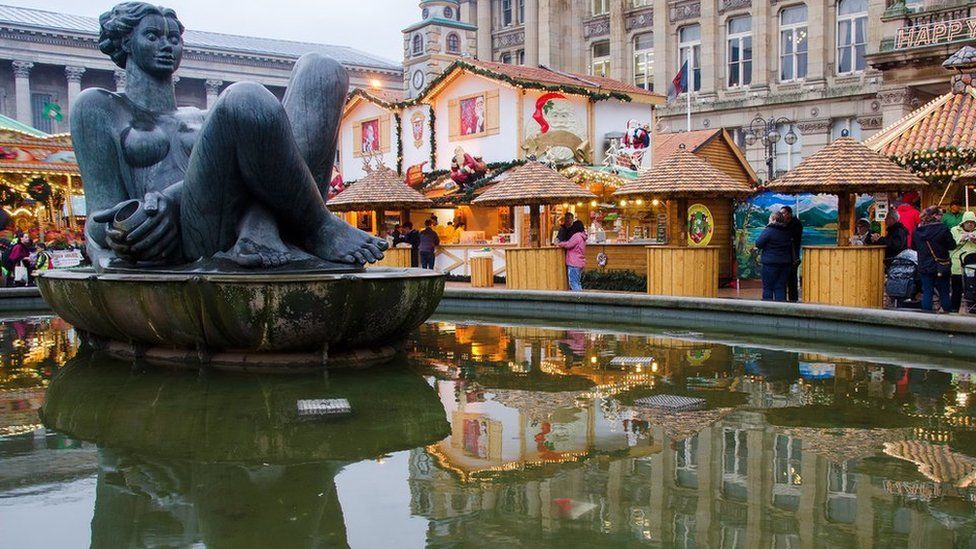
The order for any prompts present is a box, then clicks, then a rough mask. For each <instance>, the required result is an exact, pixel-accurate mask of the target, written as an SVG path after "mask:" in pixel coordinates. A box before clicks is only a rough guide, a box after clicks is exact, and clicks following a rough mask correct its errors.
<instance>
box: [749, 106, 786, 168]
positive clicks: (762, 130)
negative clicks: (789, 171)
mask: <svg viewBox="0 0 976 549" xmlns="http://www.w3.org/2000/svg"><path fill="white" fill-rule="evenodd" d="M786 125H789V127H790V129H789V131H787V132H786V135H781V134H780V132H779V127H780V126H786ZM780 139H782V140H783V141H784V142H785V143H786V144H787V145H790V146H793V144H794V143H796V140H797V139H798V137H797V135H796V132H794V131H793V121H792V120H790V119H789V118H786V117H785V116H781V117H779V118H769V119H768V120H767V119H765V118H763V117H762V116H759V115H756V117H755V118H753V119H752V122H750V123H749V127H748V128H747V129H746V145H749V146H752V145H754V144H755V143H756V141H760V142H762V144H763V154H764V155H765V160H766V169H767V171H768V180H767V183H768V182H769V181H772V180H773V179H775V172H774V170H773V161H774V159H775V158H776V143H778V142H779V140H780Z"/></svg>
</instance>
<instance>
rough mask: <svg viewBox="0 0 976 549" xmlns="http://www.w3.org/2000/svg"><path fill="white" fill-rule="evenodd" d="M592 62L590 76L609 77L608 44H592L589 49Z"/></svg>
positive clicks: (607, 42)
mask: <svg viewBox="0 0 976 549" xmlns="http://www.w3.org/2000/svg"><path fill="white" fill-rule="evenodd" d="M591 51H592V54H593V61H592V62H591V63H590V74H592V75H594V76H609V75H610V42H609V41H608V40H604V41H603V42H597V43H595V44H593V48H592V49H591Z"/></svg>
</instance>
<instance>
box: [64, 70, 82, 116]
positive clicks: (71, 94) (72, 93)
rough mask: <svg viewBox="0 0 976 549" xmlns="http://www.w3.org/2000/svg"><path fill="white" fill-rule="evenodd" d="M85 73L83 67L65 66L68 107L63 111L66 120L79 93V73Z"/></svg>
mask: <svg viewBox="0 0 976 549" xmlns="http://www.w3.org/2000/svg"><path fill="white" fill-rule="evenodd" d="M83 74H85V67H71V66H68V67H65V68H64V77H65V79H67V80H68V109H67V112H66V113H65V119H66V121H70V120H71V109H73V108H74V106H75V99H77V97H78V94H79V93H81V75H83Z"/></svg>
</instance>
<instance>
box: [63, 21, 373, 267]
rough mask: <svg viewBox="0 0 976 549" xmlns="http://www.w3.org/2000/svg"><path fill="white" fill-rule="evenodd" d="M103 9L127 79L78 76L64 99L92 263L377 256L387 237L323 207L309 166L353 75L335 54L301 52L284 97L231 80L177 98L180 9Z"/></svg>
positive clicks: (111, 49)
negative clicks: (190, 99)
mask: <svg viewBox="0 0 976 549" xmlns="http://www.w3.org/2000/svg"><path fill="white" fill-rule="evenodd" d="M100 23H101V34H100V37H99V44H98V47H99V49H100V50H101V51H102V52H103V53H105V54H107V55H109V56H110V57H111V58H112V60H113V61H114V62H115V64H116V65H118V66H119V67H121V68H123V69H125V73H126V91H125V92H124V93H115V92H111V91H107V90H104V89H99V88H90V89H86V90H85V91H83V92H82V93H81V94H80V95H79V96H78V99H77V100H76V102H75V104H74V105H73V107H72V113H71V135H72V139H73V141H74V147H75V152H76V155H77V158H78V164H79V167H80V169H81V175H82V179H83V182H84V188H85V196H86V199H87V202H88V209H89V211H90V212H94V213H92V214H91V216H90V218H89V221H88V223H87V225H86V237H87V249H88V253H89V256H90V258H91V260H92V263H93V264H94V265H95V267H96V269H98V270H104V269H105V268H108V267H110V266H113V265H116V266H119V265H121V266H123V267H124V266H128V267H130V268H131V267H132V266H133V265H139V266H178V265H186V264H193V263H195V262H197V261H198V260H209V259H212V258H218V259H221V258H222V259H224V260H229V261H232V262H233V263H234V264H236V265H237V266H241V267H249V268H262V267H264V268H268V267H280V266H283V265H289V264H297V263H303V264H309V263H311V264H314V265H317V266H320V267H327V266H331V267H336V266H337V265H336V264H343V265H344V266H345V267H346V268H356V267H359V266H361V265H363V264H364V263H367V262H374V261H377V260H378V259H381V258H382V257H383V250H384V249H385V248H386V247H387V244H386V242H385V241H383V240H380V239H377V238H374V237H372V236H370V235H368V234H367V233H364V232H363V231H360V230H358V229H356V228H355V227H352V226H350V225H348V224H347V223H345V222H344V221H342V220H341V219H339V218H337V217H336V216H334V215H333V214H332V213H330V212H329V210H328V209H327V208H326V205H325V202H324V200H323V198H322V196H321V194H320V193H319V191H318V188H317V186H316V183H315V179H314V177H313V175H312V174H313V172H314V171H316V170H324V177H325V180H326V181H328V180H329V179H331V173H330V172H331V167H332V161H333V159H334V158H335V151H336V142H337V139H338V134H339V122H340V117H341V113H342V108H343V105H344V103H345V99H346V93H347V91H348V86H349V79H348V76H347V74H346V72H345V69H343V68H342V66H341V65H340V64H339V63H337V62H336V61H334V60H332V59H328V58H325V57H322V56H319V55H315V54H309V55H305V56H303V57H302V58H301V59H299V61H298V62H297V63H296V65H295V68H294V70H293V72H292V76H291V80H290V81H289V83H288V88H287V91H286V93H285V96H284V100H283V101H280V102H279V101H278V99H277V98H276V97H275V96H274V95H273V94H272V93H271V92H270V91H268V90H267V89H266V88H264V87H263V86H261V85H259V84H255V83H250V82H240V83H235V84H232V85H230V86H228V87H227V89H225V90H224V91H223V93H221V95H220V97H219V98H218V99H217V101H216V103H215V104H214V105H213V107H212V108H211V109H209V110H205V111H204V110H200V109H196V108H188V107H180V108H177V106H176V94H175V90H174V87H173V74H174V73H175V72H176V69H177V68H178V67H179V65H180V60H181V58H182V54H183V25H182V23H180V21H179V19H177V17H176V13H175V12H174V11H173V10H171V9H167V8H161V7H157V6H153V5H150V4H146V3H143V2H126V3H122V4H119V5H117V6H115V7H114V8H113V9H112V10H111V11H110V12H107V13H104V14H103V15H102V16H101V18H100ZM339 266H342V265H339Z"/></svg>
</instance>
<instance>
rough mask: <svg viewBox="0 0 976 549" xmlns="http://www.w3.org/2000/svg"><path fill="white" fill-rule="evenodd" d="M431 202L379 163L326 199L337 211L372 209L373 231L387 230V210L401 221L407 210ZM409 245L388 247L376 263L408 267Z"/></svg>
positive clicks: (407, 213) (427, 205)
mask: <svg viewBox="0 0 976 549" xmlns="http://www.w3.org/2000/svg"><path fill="white" fill-rule="evenodd" d="M431 205H433V202H431V200H430V199H428V198H426V197H424V195H422V194H420V193H419V192H417V191H415V190H414V189H412V188H410V187H408V186H407V185H406V184H405V183H404V182H403V180H402V179H401V178H400V176H398V175H397V174H396V172H394V171H393V170H391V169H390V168H387V167H385V166H381V167H379V168H377V169H374V170H373V171H371V172H370V173H369V174H367V175H366V177H364V178H363V179H362V180H360V181H359V182H357V183H356V184H354V185H351V186H349V187H348V188H347V189H345V190H343V191H342V192H341V193H339V194H338V195H336V196H335V197H334V198H333V199H332V200H329V204H328V206H329V209H330V210H332V211H338V212H349V211H352V212H373V226H374V227H373V230H374V231H375V232H376V234H380V233H381V232H383V230H385V231H387V232H388V231H389V230H390V228H389V227H386V226H385V219H386V215H387V212H388V211H391V210H392V211H396V212H398V213H399V216H400V217H401V219H403V220H404V221H405V220H406V219H407V218H408V217H407V216H409V210H411V209H416V208H428V207H430V206H431ZM410 252H411V250H410V249H409V248H391V249H389V250H387V251H386V252H384V257H383V259H382V260H380V261H378V262H377V263H376V265H379V266H384V267H410Z"/></svg>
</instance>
